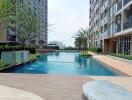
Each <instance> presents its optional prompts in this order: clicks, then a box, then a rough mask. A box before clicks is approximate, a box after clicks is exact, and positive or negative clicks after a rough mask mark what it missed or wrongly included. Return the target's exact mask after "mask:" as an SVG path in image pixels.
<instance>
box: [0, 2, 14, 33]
mask: <svg viewBox="0 0 132 100" xmlns="http://www.w3.org/2000/svg"><path fill="white" fill-rule="evenodd" d="M15 12H16V5H15V0H1V1H0V31H1V33H5V32H4V30H5V29H6V27H7V26H8V24H9V22H10V21H12V22H15V20H14V19H12V18H13V16H15ZM13 20H14V21H13Z"/></svg>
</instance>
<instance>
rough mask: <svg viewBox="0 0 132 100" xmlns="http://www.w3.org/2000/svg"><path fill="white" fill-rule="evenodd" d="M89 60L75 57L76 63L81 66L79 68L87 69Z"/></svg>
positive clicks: (78, 56)
mask: <svg viewBox="0 0 132 100" xmlns="http://www.w3.org/2000/svg"><path fill="white" fill-rule="evenodd" d="M88 60H89V59H87V58H85V57H81V56H80V55H76V56H75V62H76V63H78V65H79V66H77V67H78V68H86V67H87V61H88Z"/></svg>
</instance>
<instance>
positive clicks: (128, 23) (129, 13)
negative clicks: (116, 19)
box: [123, 5, 132, 30]
mask: <svg viewBox="0 0 132 100" xmlns="http://www.w3.org/2000/svg"><path fill="white" fill-rule="evenodd" d="M128 28H132V5H130V6H129V7H128V8H127V9H126V10H125V11H124V25H123V29H124V30H125V29H128Z"/></svg>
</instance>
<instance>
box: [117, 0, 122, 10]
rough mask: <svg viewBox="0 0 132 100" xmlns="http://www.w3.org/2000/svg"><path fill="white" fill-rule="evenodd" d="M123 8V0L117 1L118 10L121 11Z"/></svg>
mask: <svg viewBox="0 0 132 100" xmlns="http://www.w3.org/2000/svg"><path fill="white" fill-rule="evenodd" d="M121 8H122V0H118V1H117V10H118V11H119V10H120V9H121Z"/></svg>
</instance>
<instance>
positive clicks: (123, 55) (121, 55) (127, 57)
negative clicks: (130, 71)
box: [110, 53, 132, 60]
mask: <svg viewBox="0 0 132 100" xmlns="http://www.w3.org/2000/svg"><path fill="white" fill-rule="evenodd" d="M110 55H111V56H115V57H120V58H124V59H128V60H132V55H125V54H113V53H112V54H110Z"/></svg>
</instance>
